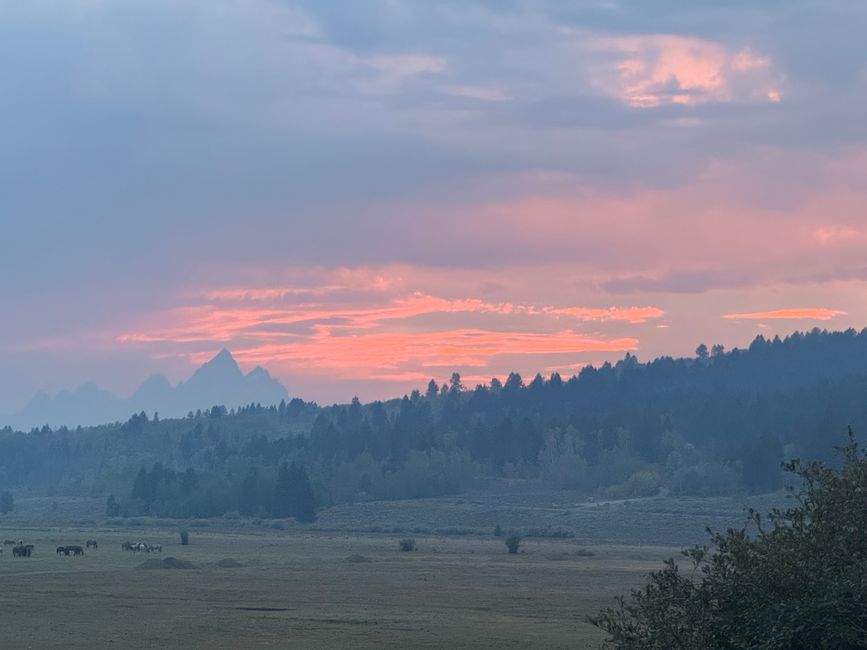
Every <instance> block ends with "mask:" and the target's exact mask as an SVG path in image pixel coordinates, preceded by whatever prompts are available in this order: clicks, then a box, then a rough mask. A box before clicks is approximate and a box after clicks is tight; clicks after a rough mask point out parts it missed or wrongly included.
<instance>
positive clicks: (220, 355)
mask: <svg viewBox="0 0 867 650" xmlns="http://www.w3.org/2000/svg"><path fill="white" fill-rule="evenodd" d="M214 362H219V363H233V364H235V365H237V362H236V361H235V357H233V356H232V353H231V352H229V350H228V349H227V348H223V349H221V350H220V351H219V352H217V354H216V356H215V357H214V358H213V359H211V360H210V361H208V363H214Z"/></svg>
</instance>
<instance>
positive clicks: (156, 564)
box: [138, 557, 196, 569]
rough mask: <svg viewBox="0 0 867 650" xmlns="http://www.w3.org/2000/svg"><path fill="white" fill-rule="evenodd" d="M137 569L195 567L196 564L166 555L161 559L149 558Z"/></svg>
mask: <svg viewBox="0 0 867 650" xmlns="http://www.w3.org/2000/svg"><path fill="white" fill-rule="evenodd" d="M138 568H139V569H195V568H196V565H195V564H193V563H192V562H190V561H189V560H179V559H177V558H175V557H167V558H163V559H162V560H158V559H157V558H151V559H150V560H145V561H144V562H142V563H141V564H139V565H138Z"/></svg>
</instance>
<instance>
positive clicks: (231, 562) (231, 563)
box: [217, 557, 244, 569]
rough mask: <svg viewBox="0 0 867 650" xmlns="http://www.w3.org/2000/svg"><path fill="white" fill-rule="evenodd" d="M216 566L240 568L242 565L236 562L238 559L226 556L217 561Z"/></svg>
mask: <svg viewBox="0 0 867 650" xmlns="http://www.w3.org/2000/svg"><path fill="white" fill-rule="evenodd" d="M217 566H218V567H220V568H221V569H240V568H241V567H242V566H244V565H243V564H241V563H240V562H238V560H235V559H233V558H230V557H227V558H225V559H223V560H220V561H219V562H217Z"/></svg>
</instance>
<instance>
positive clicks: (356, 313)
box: [117, 274, 664, 382]
mask: <svg viewBox="0 0 867 650" xmlns="http://www.w3.org/2000/svg"><path fill="white" fill-rule="evenodd" d="M362 275H363V274H362ZM388 284H389V283H388V282H387V281H385V280H384V279H382V278H381V276H380V277H377V278H376V280H375V281H374V283H373V284H372V285H371V286H370V287H369V288H368V289H367V290H364V289H362V288H360V287H355V288H353V289H348V288H347V287H346V286H343V285H338V284H326V285H323V286H322V287H304V288H302V287H265V288H250V289H238V288H227V289H214V290H210V291H207V292H205V293H204V295H203V296H202V298H203V299H204V301H203V302H202V303H201V304H197V305H191V306H185V307H179V308H176V309H173V310H171V311H169V312H167V313H164V314H158V315H156V318H155V324H154V325H152V326H151V327H146V328H144V329H141V330H137V331H132V332H125V333H123V334H120V335H119V336H118V337H117V340H118V342H119V343H122V344H126V345H140V346H149V347H150V349H152V350H154V351H155V352H157V353H159V354H161V355H165V354H176V355H179V356H188V357H189V358H190V359H191V360H192V361H193V362H194V363H200V362H203V361H205V360H207V359H208V358H209V357H210V356H211V355H212V354H213V350H212V346H214V345H219V346H229V347H231V349H232V350H233V351H234V353H235V355H236V357H237V358H238V360H239V361H240V362H241V363H247V364H251V365H257V364H266V365H269V366H271V367H276V368H282V369H283V371H284V372H287V373H289V372H292V373H299V372H302V373H315V374H322V375H328V376H331V377H335V378H338V379H346V378H352V379H363V378H365V377H374V378H376V379H379V380H386V381H387V380H394V381H399V382H405V381H407V380H408V378H412V379H415V380H419V379H420V378H425V377H427V378H430V376H435V377H439V375H442V374H443V373H451V371H452V370H454V369H458V368H472V369H476V370H481V369H489V370H490V371H491V373H492V376H493V375H500V374H504V373H507V372H508V370H507V369H506V368H505V367H500V366H499V365H498V364H497V359H503V358H513V357H516V356H523V357H530V358H531V359H532V361H531V362H530V363H528V364H527V365H528V366H532V365H536V364H543V363H544V362H545V360H546V359H549V360H550V358H551V355H555V356H558V357H563V356H564V355H565V356H566V357H570V358H571V357H572V356H574V355H576V354H579V355H580V354H583V353H587V352H601V353H625V352H627V351H635V350H636V349H637V346H638V339H637V338H635V337H634V336H617V337H611V336H606V335H604V334H600V333H598V332H596V331H593V330H588V331H586V332H583V331H580V329H579V328H581V327H582V326H584V325H586V324H590V323H605V322H609V321H620V322H624V323H628V324H633V325H637V324H643V323H646V322H648V320H650V319H658V318H660V317H662V316H663V315H664V312H663V311H662V310H661V309H658V308H655V307H623V308H621V307H609V308H591V307H574V306H569V307H555V306H551V305H529V304H514V303H493V302H487V301H484V300H480V299H477V298H469V299H445V298H441V297H436V296H432V295H427V294H423V293H420V292H415V293H412V294H410V295H393V294H392V293H391V292H389V291H387V290H383V288H382V287H383V286H388ZM299 296H300V297H302V300H301V301H299ZM469 315H472V316H475V317H476V318H477V319H478V320H477V321H476V324H475V326H474V327H466V326H461V323H463V322H466V317H467V316H469ZM156 323H159V324H156ZM521 326H523V327H521ZM196 345H204V346H205V348H204V349H203V350H201V351H195V348H191V347H189V346H196Z"/></svg>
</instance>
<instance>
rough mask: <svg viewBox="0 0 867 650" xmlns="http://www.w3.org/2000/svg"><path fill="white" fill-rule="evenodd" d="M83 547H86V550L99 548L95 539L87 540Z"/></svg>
mask: <svg viewBox="0 0 867 650" xmlns="http://www.w3.org/2000/svg"><path fill="white" fill-rule="evenodd" d="M85 546H87V548H99V546H98V545H97V543H96V540H95V539H89V540H87V543H86V544H85Z"/></svg>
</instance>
